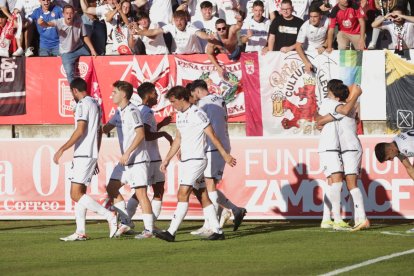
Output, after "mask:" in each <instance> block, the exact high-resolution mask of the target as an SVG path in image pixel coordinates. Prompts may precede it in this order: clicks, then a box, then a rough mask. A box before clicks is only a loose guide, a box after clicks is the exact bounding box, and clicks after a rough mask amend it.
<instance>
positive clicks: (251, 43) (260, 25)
mask: <svg viewBox="0 0 414 276" xmlns="http://www.w3.org/2000/svg"><path fill="white" fill-rule="evenodd" d="M270 23H271V21H270V20H269V19H267V18H265V17H264V18H263V21H262V22H257V21H256V20H254V19H253V18H252V17H250V18H248V19H247V18H246V19H245V20H244V22H243V26H242V28H241V32H240V35H241V36H247V31H248V30H252V31H253V36H252V37H251V38H249V40H248V41H247V43H246V50H245V51H246V52H260V51H261V50H262V49H263V48H264V47H265V46H266V44H267V36H268V34H269V27H270Z"/></svg>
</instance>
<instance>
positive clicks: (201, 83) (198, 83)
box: [189, 80, 208, 92]
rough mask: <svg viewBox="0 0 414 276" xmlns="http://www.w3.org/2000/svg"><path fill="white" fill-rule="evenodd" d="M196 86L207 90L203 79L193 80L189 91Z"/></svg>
mask: <svg viewBox="0 0 414 276" xmlns="http://www.w3.org/2000/svg"><path fill="white" fill-rule="evenodd" d="M197 88H201V89H204V90H207V91H208V86H207V83H206V82H205V81H204V80H195V81H193V82H192V83H191V85H190V87H189V89H190V91H191V92H193V91H194V90H196V89H197Z"/></svg>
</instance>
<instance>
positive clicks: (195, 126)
mask: <svg viewBox="0 0 414 276" xmlns="http://www.w3.org/2000/svg"><path fill="white" fill-rule="evenodd" d="M209 124H210V120H209V119H208V117H207V114H206V113H204V111H202V110H201V109H199V108H198V107H196V106H195V105H191V106H190V107H189V108H188V109H187V110H186V111H184V112H178V113H177V122H176V125H177V129H178V131H180V134H181V161H182V162H185V161H188V160H198V159H205V158H206V154H205V151H204V147H205V142H206V135H205V133H204V129H205V128H206V127H207V126H208V125H209ZM203 170H204V169H203Z"/></svg>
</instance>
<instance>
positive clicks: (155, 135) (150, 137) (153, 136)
mask: <svg viewBox="0 0 414 276" xmlns="http://www.w3.org/2000/svg"><path fill="white" fill-rule="evenodd" d="M144 128H145V140H146V141H154V140H157V139H159V138H161V137H165V139H167V140H168V141H169V142H170V145H171V144H172V142H173V138H172V137H171V135H169V134H168V133H167V132H166V131H157V132H151V126H150V125H147V124H145V125H144Z"/></svg>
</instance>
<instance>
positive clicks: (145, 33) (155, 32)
mask: <svg viewBox="0 0 414 276" xmlns="http://www.w3.org/2000/svg"><path fill="white" fill-rule="evenodd" d="M163 33H164V30H163V29H161V28H157V29H148V30H141V29H138V30H137V31H136V34H137V35H142V36H157V35H160V34H163Z"/></svg>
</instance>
